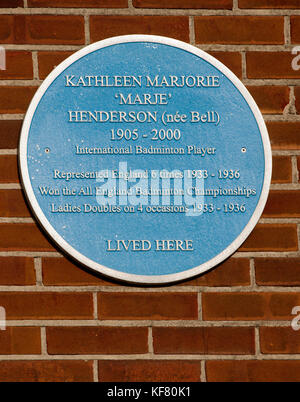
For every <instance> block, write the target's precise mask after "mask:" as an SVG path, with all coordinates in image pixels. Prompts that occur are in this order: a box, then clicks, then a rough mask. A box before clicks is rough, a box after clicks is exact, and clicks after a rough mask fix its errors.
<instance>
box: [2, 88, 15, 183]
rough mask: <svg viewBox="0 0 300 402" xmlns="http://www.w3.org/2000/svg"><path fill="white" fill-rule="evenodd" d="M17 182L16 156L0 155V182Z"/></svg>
mask: <svg viewBox="0 0 300 402" xmlns="http://www.w3.org/2000/svg"><path fill="white" fill-rule="evenodd" d="M0 92H1V90H0ZM18 182H19V174H18V164H17V156H16V155H0V183H18Z"/></svg>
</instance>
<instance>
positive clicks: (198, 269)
mask: <svg viewBox="0 0 300 402" xmlns="http://www.w3.org/2000/svg"><path fill="white" fill-rule="evenodd" d="M138 43H147V44H149V43H150V44H154V45H157V44H158V45H166V46H169V47H171V48H173V49H180V50H183V51H185V52H187V53H188V54H190V55H193V56H197V57H198V58H199V59H201V60H204V61H206V62H207V63H209V64H210V65H212V66H213V67H215V68H216V69H217V70H219V72H220V73H221V74H223V75H224V77H226V78H228V80H229V81H230V82H231V83H232V84H233V85H234V86H235V87H236V89H237V90H238V91H239V92H240V94H241V95H242V96H243V98H244V99H245V101H246V103H247V105H248V106H249V108H250V109H251V111H252V114H253V116H254V118H255V120H256V123H257V126H258V129H259V132H260V135H261V141H262V148H263V154H264V177H263V180H262V187H261V191H260V194H259V195H258V200H257V204H256V207H255V209H254V212H253V213H252V214H251V217H250V219H249V220H248V222H247V224H246V225H245V226H244V228H243V230H242V231H241V232H240V233H239V234H238V236H237V237H236V238H235V239H234V240H233V241H232V242H231V243H230V244H229V245H228V246H227V247H226V248H225V249H223V250H222V251H221V252H219V253H218V254H216V255H214V256H213V257H212V258H210V259H209V260H207V261H205V262H203V263H201V264H198V265H197V264H195V265H194V266H192V267H189V268H188V269H186V268H185V266H184V264H182V269H181V270H178V272H175V273H169V274H168V273H167V274H160V273H159V270H158V271H156V272H157V273H156V274H153V273H151V274H150V275H147V274H145V273H143V274H136V273H132V272H126V271H125V270H124V271H122V270H120V271H119V270H118V269H117V268H115V267H114V268H111V267H109V266H108V265H109V264H107V263H106V264H101V263H99V262H97V261H95V260H94V259H92V258H89V256H87V255H84V253H82V252H80V251H78V249H77V248H76V247H73V246H72V245H71V244H70V243H69V242H68V241H67V240H66V238H64V237H63V235H62V234H61V233H58V231H57V230H56V229H55V228H54V227H53V225H52V223H51V222H49V217H46V214H45V210H44V209H43V208H42V207H41V205H40V202H39V201H38V200H37V196H36V193H35V191H34V188H33V183H32V176H31V175H30V172H29V167H28V157H29V155H28V141H29V139H28V138H29V135H30V130H31V125H32V120H33V118H34V115H35V113H36V111H37V108H38V106H39V104H40V102H41V100H42V98H43V96H44V95H45V93H46V92H47V90H48V88H49V87H50V86H51V84H52V83H54V81H55V80H56V79H57V77H59V76H60V75H61V74H62V73H63V72H64V71H65V70H66V69H67V68H68V67H70V66H72V65H73V64H74V63H76V62H77V61H78V60H80V59H81V58H84V57H85V56H87V55H90V54H91V53H93V52H95V51H98V50H101V49H106V48H108V47H112V46H114V45H120V44H122V45H125V44H138ZM176 63H178V64H179V63H180V60H177V61H176ZM49 113H50V112H49ZM187 135H188V134H187ZM241 144H242V142H241ZM58 146H59V145H58ZM242 152H244V151H242ZM19 164H20V171H21V179H22V182H23V186H24V189H25V193H26V196H27V199H28V201H29V204H30V206H31V207H32V210H33V212H34V215H35V216H36V218H37V220H38V221H39V222H40V224H41V226H42V227H43V228H44V230H45V231H46V233H47V234H48V235H49V236H50V237H51V238H52V240H53V241H54V242H55V243H56V244H57V245H58V246H59V247H60V248H61V249H62V250H63V251H65V252H66V253H67V254H68V255H70V256H71V257H73V258H74V259H75V260H77V261H78V262H80V263H82V264H83V265H84V266H86V267H88V268H91V269H92V270H94V271H97V272H100V273H101V274H104V275H105V276H108V277H112V278H115V279H119V280H123V281H127V282H131V283H143V284H163V283H171V282H176V281H180V280H184V279H187V278H192V277H194V276H196V275H199V274H201V273H204V272H206V271H208V270H210V269H211V268H213V267H215V266H216V265H218V264H219V263H221V262H222V261H224V260H225V259H227V258H228V257H229V256H230V255H231V254H233V253H234V252H235V251H236V250H237V249H238V248H239V247H240V246H241V244H242V243H243V242H244V241H245V240H246V238H247V237H248V236H249V234H250V233H251V231H252V230H253V228H254V227H255V225H256V224H257V222H258V220H259V218H260V216H261V214H262V212H263V209H264V206H265V204H266V200H267V197H268V192H269V187H270V181H271V171H272V156H271V147H270V142H269V137H268V133H267V129H266V126H265V123H264V120H263V117H262V114H261V112H260V110H259V108H258V107H257V105H256V103H255V101H254V100H253V98H252V96H251V95H250V93H249V92H248V90H247V89H246V88H245V86H244V85H243V84H242V83H241V81H240V80H239V79H238V78H237V77H236V76H235V75H234V74H233V73H232V72H231V71H230V70H229V69H228V68H227V67H226V66H224V65H223V64H222V63H221V62H219V61H218V60H217V59H215V58H214V57H212V56H210V55H209V54H207V53H206V52H204V51H202V50H200V49H198V48H197V47H195V46H192V45H189V44H187V43H184V42H181V41H178V40H175V39H170V38H166V37H161V36H153V35H126V36H119V37H113V38H109V39H106V40H102V41H100V42H97V43H94V44H92V45H89V46H87V47H85V48H83V49H81V50H80V51H78V52H76V53H75V54H73V55H72V56H70V57H69V58H67V59H66V60H65V61H63V62H62V63H61V64H60V65H59V66H58V67H56V68H55V69H54V70H53V71H52V72H51V73H50V75H49V76H48V77H47V78H46V79H45V80H44V82H43V84H42V85H41V86H40V88H39V89H38V90H37V92H36V94H35V96H34V98H33V100H32V102H31V104H30V106H29V109H28V111H27V114H26V116H25V119H24V123H23V127H22V132H21V138H20V153H19ZM156 219H160V218H159V217H158V218H157V217H156ZM79 236H80V234H79ZM195 236H197V233H195ZM132 258H134V257H132ZM100 260H101V258H100ZM220 269H222V268H220Z"/></svg>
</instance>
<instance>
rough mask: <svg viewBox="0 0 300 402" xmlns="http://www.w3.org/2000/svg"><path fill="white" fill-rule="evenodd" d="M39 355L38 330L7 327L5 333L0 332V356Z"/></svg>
mask: <svg viewBox="0 0 300 402" xmlns="http://www.w3.org/2000/svg"><path fill="white" fill-rule="evenodd" d="M40 353H41V331H40V328H38V327H8V328H7V329H6V330H5V331H0V354H1V355H34V354H40Z"/></svg>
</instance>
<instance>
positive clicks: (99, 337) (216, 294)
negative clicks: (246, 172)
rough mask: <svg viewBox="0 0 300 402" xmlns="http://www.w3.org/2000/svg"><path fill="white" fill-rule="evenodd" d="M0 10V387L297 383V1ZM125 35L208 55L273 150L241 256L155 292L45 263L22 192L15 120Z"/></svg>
mask: <svg viewBox="0 0 300 402" xmlns="http://www.w3.org/2000/svg"><path fill="white" fill-rule="evenodd" d="M24 3H26V4H24ZM233 3H235V4H233ZM237 5H238V10H237V9H236V7H234V6H237ZM24 7H26V9H25V8H24ZM0 8H1V9H2V12H1V14H0V45H1V46H4V47H7V51H6V69H5V70H0V151H1V152H0V307H5V309H6V317H7V319H8V323H9V326H7V329H6V330H5V331H2V330H0V381H56V382H58V381H61V382H67V381H71V382H76V381H78V382H79V381H93V380H94V379H96V380H99V381H112V382H116V381H175V382H176V381H187V382H192V381H196V382H198V381H200V380H205V379H206V380H207V381H300V374H299V372H300V363H299V360H298V358H297V355H298V354H299V353H300V340H299V339H300V338H299V331H294V330H293V329H292V327H291V321H292V320H293V319H295V317H296V315H295V314H292V309H293V308H294V307H295V306H299V305H300V297H299V292H298V291H297V289H298V287H299V286H300V251H299V218H300V198H299V186H300V156H299V150H300V140H299V138H300V123H299V116H300V70H299V69H298V66H300V60H298V58H299V52H298V55H296V54H292V52H291V50H292V48H293V47H295V46H297V45H300V16H299V15H296V14H297V13H298V11H299V9H300V2H299V0H238V2H233V1H232V0H185V1H181V0H168V1H167V0H133V1H132V2H130V4H129V2H128V1H127V0H85V1H84V2H83V1H81V0H27V2H24V1H23V0H0ZM293 9H294V10H295V12H294V11H293ZM289 22H290V24H289ZM127 34H151V35H164V36H169V37H172V38H175V39H179V40H182V41H185V42H188V43H196V45H197V46H199V47H200V48H201V47H202V46H203V47H204V49H207V51H208V53H210V54H211V55H212V56H214V57H216V58H217V59H218V60H220V61H221V62H222V63H223V64H225V65H226V66H227V67H228V68H229V69H230V70H231V71H233V72H234V73H235V74H236V75H237V77H238V78H240V79H241V80H242V81H244V84H246V87H247V89H248V91H249V92H250V94H251V95H252V97H253V98H254V100H255V101H256V103H257V104H258V107H259V109H260V110H261V112H262V113H263V114H264V117H265V119H266V125H267V128H268V131H269V134H270V141H271V146H272V150H273V151H274V154H273V171H272V185H274V186H273V187H272V189H271V191H270V194H269V198H268V201H267V204H266V207H265V209H264V213H263V216H262V218H263V219H264V220H263V221H261V222H260V223H259V224H258V225H257V226H256V227H255V229H254V231H253V232H252V233H251V235H250V236H249V237H248V239H246V241H245V242H244V243H243V244H242V246H241V247H240V248H239V250H238V251H239V252H241V253H239V254H238V255H234V256H232V257H230V258H229V259H227V260H226V261H223V262H222V263H221V264H220V265H219V266H217V267H215V268H214V269H212V270H210V271H209V272H207V273H205V274H202V275H199V276H197V277H195V278H192V279H189V280H185V281H181V282H179V283H176V284H173V285H170V286H163V287H161V288H160V287H155V288H153V287H151V286H144V287H138V286H133V285H129V284H127V285H126V284H125V283H121V282H118V281H116V280H111V279H109V278H106V277H104V276H102V275H100V274H96V273H93V272H92V271H91V270H89V269H87V268H84V267H82V266H81V265H80V264H79V263H75V262H74V261H73V260H72V259H71V258H70V257H67V256H66V255H64V256H62V255H61V256H59V255H58V254H57V252H61V250H60V249H59V248H58V247H56V246H55V245H54V243H52V241H51V240H50V239H49V238H48V237H47V236H46V235H45V233H44V231H42V230H41V229H40V228H39V226H38V225H37V224H36V223H33V221H32V220H31V219H30V218H33V215H32V212H31V211H30V209H29V208H28V206H27V204H26V201H25V197H24V194H23V192H22V189H21V188H20V178H19V173H18V163H17V155H16V153H17V151H16V150H17V148H18V142H19V136H20V131H21V126H22V122H23V121H22V119H23V115H24V114H25V113H26V111H27V108H28V105H29V103H30V101H31V100H32V98H33V96H34V94H35V92H36V90H37V88H38V87H39V85H40V83H41V82H42V80H44V79H45V78H46V77H47V76H48V74H49V73H51V71H52V70H53V69H54V68H55V67H56V66H58V65H59V64H60V63H61V62H62V61H63V60H65V59H66V58H67V57H69V56H70V55H71V54H73V53H74V52H75V51H77V50H79V49H81V48H82V47H83V46H85V45H87V44H89V43H93V42H95V41H98V40H102V39H105V38H108V37H111V36H117V35H127ZM270 45H271V46H270ZM297 56H298V58H297V59H296V57H297ZM297 60H298V61H297ZM100 70H101V69H100ZM100 70H99V71H100ZM0 313H1V314H2V313H3V311H2V310H0ZM1 314H0V319H1V318H2V316H1ZM11 320H14V322H12V321H11ZM16 320H17V322H15V321H16ZM240 321H242V323H240ZM282 321H284V322H285V323H284V326H283V323H282ZM232 322H233V323H232ZM279 322H280V323H279ZM258 344H259V348H258ZM257 353H260V354H261V356H260V357H259V358H256V354H257ZM191 355H193V356H191ZM276 355H278V356H276ZM281 355H284V357H285V358H284V359H281ZM31 356H32V357H31ZM87 356H88V357H87ZM222 356H224V360H222ZM277 357H278V358H277ZM262 358H263V359H262ZM274 359H276V360H274ZM201 360H205V361H204V364H201Z"/></svg>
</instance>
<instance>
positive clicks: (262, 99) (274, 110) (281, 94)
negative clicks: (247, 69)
mask: <svg viewBox="0 0 300 402" xmlns="http://www.w3.org/2000/svg"><path fill="white" fill-rule="evenodd" d="M247 89H248V91H249V92H250V94H251V95H252V96H253V98H254V100H255V102H256V103H257V105H258V107H259V109H260V111H261V112H262V113H265V114H282V113H283V111H284V109H285V107H286V106H287V105H288V104H289V101H290V90H289V88H288V87H284V86H267V85H266V86H248V87H247Z"/></svg>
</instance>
